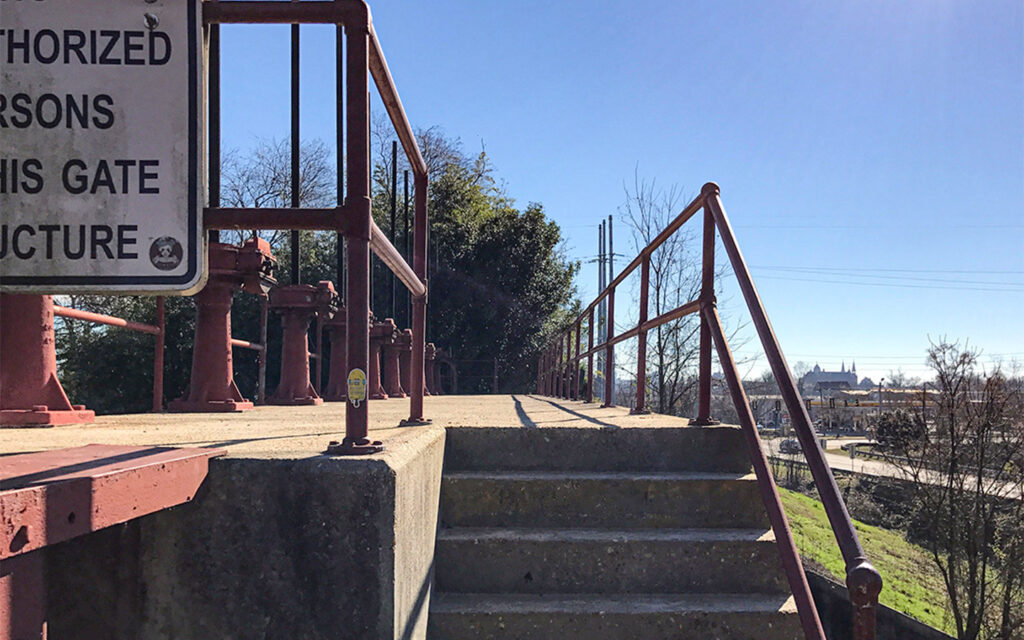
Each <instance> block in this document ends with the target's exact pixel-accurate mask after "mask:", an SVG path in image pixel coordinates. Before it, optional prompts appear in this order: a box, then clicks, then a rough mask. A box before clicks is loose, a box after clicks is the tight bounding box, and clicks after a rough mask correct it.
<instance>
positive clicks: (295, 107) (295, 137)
mask: <svg viewBox="0 0 1024 640" xmlns="http://www.w3.org/2000/svg"><path fill="white" fill-rule="evenodd" d="M299 69H300V67H299V25H298V24H293V25H292V69H291V81H292V83H291V84H292V87H291V88H292V103H291V124H292V135H291V155H292V157H291V160H292V166H291V192H292V193H291V196H292V197H291V206H292V208H293V209H298V208H299V202H300V197H299V196H300V194H299V171H300V158H299V156H300V153H301V152H300V147H301V145H302V141H301V140H300V138H299ZM290 245H291V246H290V248H291V254H292V255H291V268H292V269H291V270H292V284H300V283H301V282H302V274H301V273H300V271H299V263H300V257H301V256H300V255H299V251H300V249H299V230H298V229H292V232H291V243H290Z"/></svg>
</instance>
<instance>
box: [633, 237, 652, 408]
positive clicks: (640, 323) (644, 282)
mask: <svg viewBox="0 0 1024 640" xmlns="http://www.w3.org/2000/svg"><path fill="white" fill-rule="evenodd" d="M650 282H651V260H650V258H649V257H645V258H644V260H643V262H642V263H640V318H639V319H638V320H637V344H636V402H635V403H634V405H633V412H634V413H647V407H646V401H647V331H646V330H645V329H644V323H646V322H647V312H648V306H649V305H648V289H649V287H650Z"/></svg>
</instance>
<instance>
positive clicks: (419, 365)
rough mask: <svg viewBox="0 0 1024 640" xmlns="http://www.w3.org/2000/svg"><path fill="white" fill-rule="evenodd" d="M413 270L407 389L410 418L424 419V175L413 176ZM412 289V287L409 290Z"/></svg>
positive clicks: (425, 254)
mask: <svg viewBox="0 0 1024 640" xmlns="http://www.w3.org/2000/svg"><path fill="white" fill-rule="evenodd" d="M413 179H414V181H415V184H414V185H413V186H414V189H415V193H414V196H413V197H414V198H415V200H414V209H415V210H414V211H413V257H412V265H413V271H414V274H415V276H416V278H417V280H418V281H419V282H420V283H421V284H422V285H423V293H422V294H415V293H414V294H413V296H414V297H413V301H412V374H411V375H410V378H409V380H410V383H411V385H412V389H410V390H409V421H410V422H415V423H419V422H423V421H424V420H425V417H424V415H423V385H424V379H423V374H424V372H423V360H424V350H425V349H426V345H427V340H426V338H427V288H426V285H427V284H428V283H427V233H428V227H427V174H426V173H423V174H420V175H414V177H413ZM410 291H412V289H410Z"/></svg>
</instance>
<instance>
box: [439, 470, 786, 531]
mask: <svg viewBox="0 0 1024 640" xmlns="http://www.w3.org/2000/svg"><path fill="white" fill-rule="evenodd" d="M441 523H442V526H445V527H537V528H571V527H586V528H615V529H639V528H674V529H684V528H694V527H708V528H712V527H730V528H762V529H763V528H767V527H768V518H767V516H766V515H765V510H764V506H763V505H762V503H761V495H760V493H759V491H758V487H757V479H756V478H755V476H754V474H752V473H750V474H742V473H701V472H669V471H656V472H638V471H600V472H585V471H453V472H448V473H446V474H444V476H443V478H442V480H441Z"/></svg>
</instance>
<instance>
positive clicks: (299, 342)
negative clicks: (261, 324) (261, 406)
mask: <svg viewBox="0 0 1024 640" xmlns="http://www.w3.org/2000/svg"><path fill="white" fill-rule="evenodd" d="M270 308H271V309H273V310H274V311H276V312H277V313H279V314H280V315H281V323H282V332H281V380H280V382H279V383H278V385H277V390H276V391H274V393H273V395H271V396H270V398H268V399H267V404H275V405H292V406H295V405H318V404H323V399H322V398H321V397H320V396H319V395H318V394H317V392H316V390H315V389H314V388H313V384H312V383H311V382H310V378H309V335H308V334H309V325H310V323H311V322H312V321H313V319H314V318H315V317H317V316H318V315H319V316H320V317H322V318H333V317H334V315H335V312H336V311H337V309H338V294H337V292H336V291H335V290H334V283H332V282H328V281H326V280H324V281H321V282H320V283H319V284H318V285H316V286H314V285H311V284H293V285H288V286H286V287H278V288H277V289H274V290H273V291H271V292H270Z"/></svg>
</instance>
